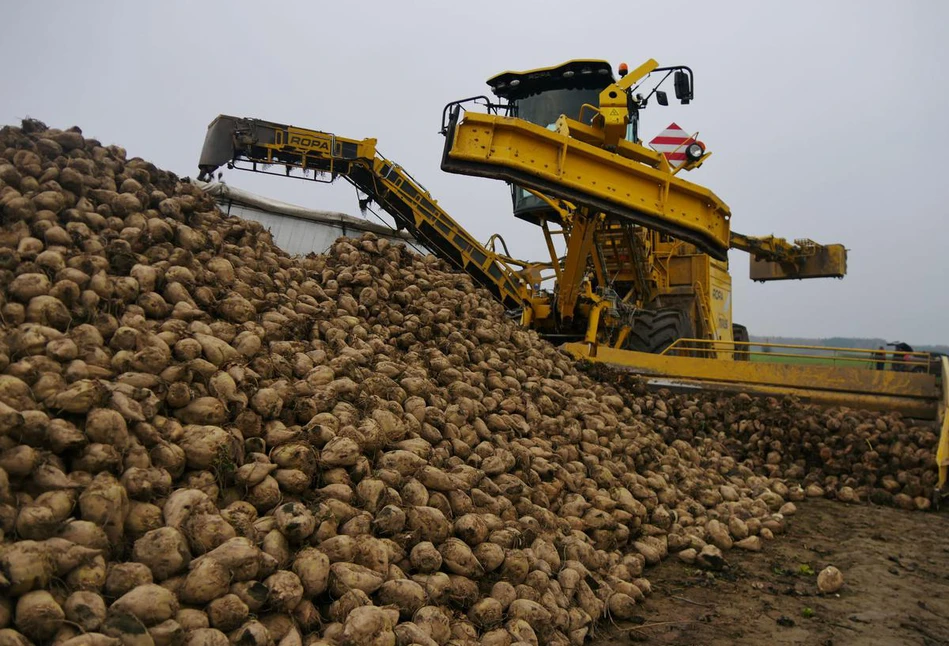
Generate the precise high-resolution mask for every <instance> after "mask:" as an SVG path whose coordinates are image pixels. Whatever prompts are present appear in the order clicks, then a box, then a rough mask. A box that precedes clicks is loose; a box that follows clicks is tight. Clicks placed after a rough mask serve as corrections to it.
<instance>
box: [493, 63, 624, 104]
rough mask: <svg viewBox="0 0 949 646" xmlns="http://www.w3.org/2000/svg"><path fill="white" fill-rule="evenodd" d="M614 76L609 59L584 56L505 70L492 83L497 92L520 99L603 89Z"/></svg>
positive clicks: (500, 94)
mask: <svg viewBox="0 0 949 646" xmlns="http://www.w3.org/2000/svg"><path fill="white" fill-rule="evenodd" d="M613 80H614V77H613V67H612V66H611V65H610V64H609V62H607V61H603V60H597V59H583V58H581V59H575V60H571V61H567V62H566V63H561V64H560V65H554V66H552V67H540V68H537V69H534V70H526V71H523V72H501V73H500V74H497V75H496V76H492V77H491V78H489V79H488V85H489V86H490V87H491V91H492V92H494V94H495V95H496V96H498V97H500V98H502V99H507V100H509V101H517V100H519V99H524V98H526V97H529V96H533V95H535V94H540V93H541V92H546V91H548V90H567V89H570V90H572V89H583V90H602V89H603V88H605V87H606V86H607V85H609V84H610V83H612V82H613Z"/></svg>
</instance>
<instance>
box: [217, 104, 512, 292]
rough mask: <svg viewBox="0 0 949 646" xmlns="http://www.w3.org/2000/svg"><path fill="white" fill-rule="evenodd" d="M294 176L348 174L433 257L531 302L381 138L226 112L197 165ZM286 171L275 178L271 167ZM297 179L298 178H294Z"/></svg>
mask: <svg viewBox="0 0 949 646" xmlns="http://www.w3.org/2000/svg"><path fill="white" fill-rule="evenodd" d="M224 165H228V166H229V167H232V168H240V169H242V170H251V171H255V172H261V173H268V174H279V175H286V176H291V174H292V171H294V170H296V171H303V172H304V174H305V173H306V172H307V171H313V176H312V177H305V176H304V177H303V178H304V179H306V178H309V179H314V180H318V179H319V176H320V175H322V174H324V173H328V174H329V175H330V180H329V181H332V180H334V179H336V178H337V177H339V176H342V177H344V178H345V179H346V180H348V181H349V182H350V183H351V184H353V185H354V186H355V187H356V188H358V189H359V190H360V191H362V192H363V193H364V194H365V195H367V196H368V197H369V198H370V199H372V200H373V201H374V202H376V203H377V204H379V206H380V207H382V208H383V209H384V210H385V211H386V212H387V213H388V214H389V215H391V216H392V217H393V218H394V219H395V221H396V224H397V226H398V227H399V228H400V229H401V228H404V229H407V230H408V231H409V232H410V233H412V235H413V236H415V237H416V239H418V240H419V241H420V242H422V243H423V244H425V245H426V246H427V247H428V248H429V249H430V250H431V251H432V253H434V254H436V255H437V256H439V257H440V258H442V259H443V260H446V261H448V262H450V263H452V264H454V265H455V266H457V267H459V268H460V269H462V270H463V271H465V272H466V273H468V274H469V275H470V276H471V277H472V278H473V279H474V280H475V281H476V282H478V283H479V284H480V285H481V286H483V287H485V288H487V289H488V290H489V291H491V292H492V293H493V294H494V296H495V297H496V298H498V299H499V300H500V301H501V302H502V303H503V304H504V305H505V306H507V307H511V308H514V307H518V306H521V305H523V304H524V303H525V301H527V300H528V293H527V287H526V286H525V284H524V283H523V281H521V280H520V279H519V277H518V276H517V273H516V271H515V270H514V269H512V268H511V267H510V266H509V265H508V264H507V263H506V262H505V261H504V260H503V259H502V258H501V257H500V256H499V255H498V254H497V253H495V252H493V251H491V250H489V249H487V248H485V247H484V246H483V245H481V244H480V243H479V242H478V241H477V240H475V238H474V237H472V236H471V234H469V233H468V232H467V231H466V230H465V229H464V228H463V227H462V226H461V225H460V224H458V223H457V222H455V220H454V219H452V218H451V217H450V216H449V215H448V214H447V213H446V212H445V211H444V210H442V208H441V207H440V206H438V203H437V202H436V201H435V199H434V198H432V196H431V194H429V192H428V191H427V190H425V188H424V187H423V186H422V185H421V184H419V183H418V182H416V181H415V180H414V179H413V178H412V177H411V175H409V174H408V173H407V172H406V171H405V170H404V169H403V168H401V167H400V166H399V165H398V164H395V163H393V162H391V161H390V160H388V159H386V158H385V157H383V156H382V155H380V154H379V153H378V152H377V151H376V140H375V139H362V140H357V139H346V138H343V137H337V136H336V135H332V134H329V133H325V132H319V131H316V130H306V129H303V128H296V127H293V126H286V125H282V124H278V123H272V122H269V121H263V120H260V119H242V118H238V117H229V116H226V115H221V116H219V117H217V118H216V119H215V120H214V121H213V122H211V125H210V126H208V133H207V136H206V138H205V141H204V148H203V149H202V151H201V160H200V162H199V167H200V169H201V175H202V176H207V175H209V174H211V173H213V172H214V171H215V170H216V169H217V168H219V167H221V166H224ZM274 166H279V167H283V168H284V170H285V172H284V173H274V172H273V170H271V168H272V167H274ZM295 176H296V177H299V175H295Z"/></svg>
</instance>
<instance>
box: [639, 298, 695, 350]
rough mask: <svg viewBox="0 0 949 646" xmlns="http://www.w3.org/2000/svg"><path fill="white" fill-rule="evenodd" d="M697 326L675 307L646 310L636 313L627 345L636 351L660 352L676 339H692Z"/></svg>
mask: <svg viewBox="0 0 949 646" xmlns="http://www.w3.org/2000/svg"><path fill="white" fill-rule="evenodd" d="M694 335H695V328H694V327H693V325H692V320H691V319H690V318H689V315H688V314H687V313H686V312H684V311H682V310H680V309H674V308H665V309H659V310H644V311H642V312H639V313H638V314H637V315H636V320H635V322H634V323H633V329H632V330H630V332H629V336H628V337H627V338H626V344H625V347H626V349H627V350H633V351H635V352H651V353H653V354H658V353H660V352H662V351H663V350H665V349H666V348H668V347H669V346H670V345H672V343H673V342H674V341H675V340H676V339H691V338H693V336H694Z"/></svg>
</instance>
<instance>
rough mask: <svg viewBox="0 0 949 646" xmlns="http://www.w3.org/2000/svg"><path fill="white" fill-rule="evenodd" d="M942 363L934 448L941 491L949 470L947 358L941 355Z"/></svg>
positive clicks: (948, 368)
mask: <svg viewBox="0 0 949 646" xmlns="http://www.w3.org/2000/svg"><path fill="white" fill-rule="evenodd" d="M941 364H942V401H941V402H940V405H939V416H940V419H941V420H942V424H941V425H940V431H939V445H938V448H937V449H936V467H937V468H938V469H939V481H938V483H937V485H936V489H937V490H938V491H942V489H943V487H945V485H946V475H947V471H949V358H946V357H941Z"/></svg>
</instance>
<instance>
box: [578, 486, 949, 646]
mask: <svg viewBox="0 0 949 646" xmlns="http://www.w3.org/2000/svg"><path fill="white" fill-rule="evenodd" d="M790 520H791V522H790V525H789V528H788V531H787V532H786V533H785V534H784V535H781V536H778V537H777V539H776V540H774V541H771V542H768V543H766V544H765V547H764V549H763V550H762V551H761V552H757V553H751V552H740V551H738V550H731V551H729V552H727V553H726V555H725V556H726V558H727V559H728V563H729V565H728V568H727V569H726V570H724V571H722V572H716V573H714V574H712V573H706V572H703V571H700V570H698V569H696V568H695V567H690V566H687V565H685V564H683V563H681V562H678V561H677V560H675V559H674V558H673V559H669V560H668V561H666V562H664V563H662V564H660V565H659V566H657V567H654V568H651V569H650V570H649V571H647V573H646V576H647V577H648V578H649V580H650V582H651V583H652V587H653V595H652V597H651V598H649V599H648V600H647V601H646V602H645V604H644V606H643V613H642V617H641V618H640V621H639V622H638V625H637V623H636V622H622V623H617V624H615V625H613V626H610V627H608V628H606V629H605V630H601V631H600V633H599V634H598V635H597V637H596V639H594V640H593V643H594V644H595V645H596V646H617V645H618V644H631V643H644V644H654V645H657V646H659V645H663V646H672V645H675V646H692V645H696V646H698V645H702V646H725V645H726V644H728V645H732V644H738V645H740V644H748V645H751V644H754V645H756V646H758V645H763V644H766V645H773V646H785V645H791V644H806V645H810V644H814V645H819V646H846V645H851V644H852V645H857V644H859V645H860V646H875V645H880V646H884V645H885V646H897V645H902V644H920V645H925V646H935V645H936V644H949V510H945V509H944V510H943V511H941V512H939V513H912V512H905V511H899V510H896V509H890V508H883V507H876V506H862V505H861V506H855V505H844V504H842V503H836V502H831V501H826V500H819V501H812V502H805V503H801V504H800V505H799V506H798V512H797V514H796V515H795V516H794V517H793V518H791V519H790ZM827 565H834V566H836V567H837V568H839V569H840V570H841V571H842V572H843V574H844V577H845V580H846V583H845V584H844V587H843V589H842V590H841V591H840V593H839V594H838V595H835V596H829V597H822V596H818V594H817V573H818V572H820V570H821V569H823V568H824V567H825V566H827Z"/></svg>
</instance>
